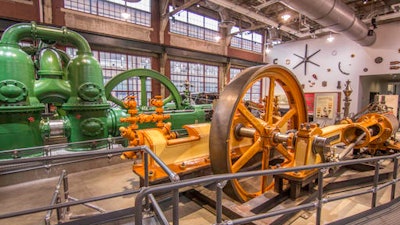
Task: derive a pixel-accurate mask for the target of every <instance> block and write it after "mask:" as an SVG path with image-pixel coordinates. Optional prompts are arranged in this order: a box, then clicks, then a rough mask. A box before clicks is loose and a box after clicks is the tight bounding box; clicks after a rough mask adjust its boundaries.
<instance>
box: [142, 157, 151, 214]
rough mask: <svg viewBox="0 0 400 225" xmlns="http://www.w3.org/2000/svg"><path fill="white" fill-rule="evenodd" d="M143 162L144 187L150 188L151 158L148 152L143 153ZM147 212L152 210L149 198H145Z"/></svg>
mask: <svg viewBox="0 0 400 225" xmlns="http://www.w3.org/2000/svg"><path fill="white" fill-rule="evenodd" d="M143 160H144V180H143V186H144V187H148V186H149V157H148V154H147V152H146V151H144V153H143ZM144 208H145V210H149V209H150V203H149V196H147V195H146V196H145V207H144Z"/></svg>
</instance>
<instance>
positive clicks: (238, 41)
mask: <svg viewBox="0 0 400 225" xmlns="http://www.w3.org/2000/svg"><path fill="white" fill-rule="evenodd" d="M237 32H240V29H239V27H232V29H231V34H233V33H237ZM231 46H232V47H235V48H241V49H245V50H249V51H253V52H257V53H261V52H262V35H261V34H257V33H254V32H249V31H246V32H240V33H237V34H235V35H234V36H233V37H232V39H231Z"/></svg>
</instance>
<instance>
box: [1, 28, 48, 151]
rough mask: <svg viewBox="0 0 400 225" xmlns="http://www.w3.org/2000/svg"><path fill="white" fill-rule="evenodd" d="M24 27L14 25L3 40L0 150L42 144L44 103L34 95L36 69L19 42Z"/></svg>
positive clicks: (5, 33)
mask: <svg viewBox="0 0 400 225" xmlns="http://www.w3.org/2000/svg"><path fill="white" fill-rule="evenodd" d="M20 31H21V29H20V27H18V26H13V27H10V28H9V29H7V30H6V31H5V32H4V35H3V37H2V39H1V40H0V142H1V145H0V149H1V150H6V149H15V148H23V147H32V146H38V145H42V144H43V141H42V139H41V135H40V129H39V124H40V116H41V112H42V111H43V109H44V105H43V104H42V103H40V102H39V100H38V99H37V98H36V96H35V95H34V82H35V68H34V65H33V62H32V60H31V57H30V56H29V55H28V54H27V53H25V52H24V51H23V50H22V49H21V47H20V46H19V45H18V41H19V39H20V38H21V36H20V35H19V33H20Z"/></svg>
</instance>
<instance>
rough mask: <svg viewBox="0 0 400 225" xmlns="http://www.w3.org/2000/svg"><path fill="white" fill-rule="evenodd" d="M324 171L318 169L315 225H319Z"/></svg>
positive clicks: (324, 169) (323, 169)
mask: <svg viewBox="0 0 400 225" xmlns="http://www.w3.org/2000/svg"><path fill="white" fill-rule="evenodd" d="M325 171H326V168H320V169H318V195H317V205H316V207H317V215H316V221H315V224H316V225H320V224H321V213H322V195H323V193H324V190H323V189H324V185H323V179H324V176H323V175H324V172H325Z"/></svg>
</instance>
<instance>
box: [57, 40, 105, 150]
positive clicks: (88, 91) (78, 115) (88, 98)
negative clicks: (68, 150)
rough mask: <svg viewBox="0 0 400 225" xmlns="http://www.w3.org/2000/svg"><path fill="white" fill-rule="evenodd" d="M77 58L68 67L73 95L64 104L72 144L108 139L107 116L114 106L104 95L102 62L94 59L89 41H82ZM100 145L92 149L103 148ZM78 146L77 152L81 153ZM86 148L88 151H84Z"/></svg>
mask: <svg viewBox="0 0 400 225" xmlns="http://www.w3.org/2000/svg"><path fill="white" fill-rule="evenodd" d="M80 41H81V42H82V43H84V45H83V44H82V45H81V46H78V52H77V56H76V57H75V58H73V59H71V61H70V62H69V64H68V66H67V70H68V79H69V82H70V85H71V95H70V97H69V99H68V101H67V102H66V103H65V104H63V106H62V109H64V110H65V111H66V112H67V116H68V119H69V120H70V123H71V127H72V131H71V136H70V137H69V141H70V142H76V141H85V140H93V139H100V138H106V137H108V128H107V116H108V109H109V108H110V105H109V104H108V103H107V99H106V97H105V94H104V84H103V74H102V69H101V67H100V64H99V63H98V61H97V60H96V59H95V58H94V57H93V55H92V52H91V50H90V47H89V45H88V43H87V41H86V40H85V39H83V38H81V39H80ZM104 144H105V143H96V144H94V145H93V146H91V148H98V147H102V145H104ZM80 149H81V148H80V147H78V146H77V147H76V149H75V150H80ZM82 149H84V148H82Z"/></svg>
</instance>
